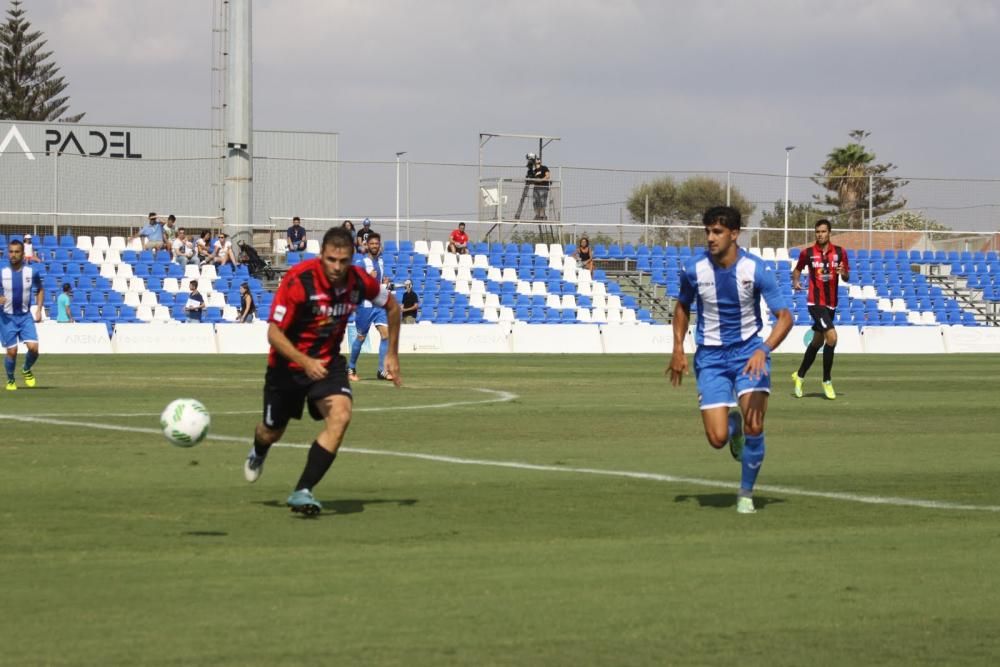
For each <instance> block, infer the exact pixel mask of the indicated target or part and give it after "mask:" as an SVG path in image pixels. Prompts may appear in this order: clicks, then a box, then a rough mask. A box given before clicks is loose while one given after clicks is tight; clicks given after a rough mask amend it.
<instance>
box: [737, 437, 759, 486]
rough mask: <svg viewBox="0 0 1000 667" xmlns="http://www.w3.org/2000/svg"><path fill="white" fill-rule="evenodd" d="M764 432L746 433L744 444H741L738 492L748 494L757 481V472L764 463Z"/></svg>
mask: <svg viewBox="0 0 1000 667" xmlns="http://www.w3.org/2000/svg"><path fill="white" fill-rule="evenodd" d="M764 450H765V447H764V434H763V433H761V434H760V435H747V436H746V444H744V445H743V453H742V455H741V456H740V463H741V465H742V468H743V471H742V475H741V476H740V493H741V494H744V495H749V494H750V492H751V491H753V485H754V484H755V483H756V482H757V473H759V472H760V466H761V464H762V463H764Z"/></svg>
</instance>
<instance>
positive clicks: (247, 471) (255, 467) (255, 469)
mask: <svg viewBox="0 0 1000 667" xmlns="http://www.w3.org/2000/svg"><path fill="white" fill-rule="evenodd" d="M264 460H265V458H264V457H263V456H257V452H256V451H255V450H254V448H253V447H252V446H251V447H250V453H249V454H247V460H246V462H245V463H244V464H243V477H244V478H245V479H246V480H247V481H248V482H251V483H253V482H256V481H257V480H258V479H260V475H261V473H263V472H264Z"/></svg>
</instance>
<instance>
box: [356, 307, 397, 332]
mask: <svg viewBox="0 0 1000 667" xmlns="http://www.w3.org/2000/svg"><path fill="white" fill-rule="evenodd" d="M379 325H381V326H384V327H387V326H389V317H388V316H387V315H386V314H385V308H365V307H364V306H361V307H360V308H358V309H357V310H356V311H355V315H354V327H355V329H357V332H358V335H361V336H367V335H368V330H369V329H371V328H372V326H379Z"/></svg>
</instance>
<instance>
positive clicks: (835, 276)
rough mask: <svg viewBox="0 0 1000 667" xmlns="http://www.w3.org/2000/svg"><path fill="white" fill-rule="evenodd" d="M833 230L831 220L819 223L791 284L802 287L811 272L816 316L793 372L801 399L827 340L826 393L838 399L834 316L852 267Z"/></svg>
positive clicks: (812, 309)
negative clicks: (805, 272)
mask: <svg viewBox="0 0 1000 667" xmlns="http://www.w3.org/2000/svg"><path fill="white" fill-rule="evenodd" d="M830 229H831V226H830V221H829V220H820V221H818V222H817V223H816V243H815V244H814V245H812V246H810V247H808V248H806V249H805V250H803V251H802V252H801V253H800V254H799V261H798V263H797V264H796V265H795V270H794V271H793V272H792V287H793V288H794V289H797V290H800V289H802V285H801V283H800V282H799V279H800V277H801V275H802V269H808V271H809V287H808V290H809V293H808V296H807V297H806V304H808V306H809V314H810V315H811V316H812V319H813V327H812V328H813V335H812V339H811V340H810V342H809V345H808V346H807V347H806V353H805V356H803V357H802V365H801V366H799V370H798V372H797V373H792V382H794V383H795V396H796V397H798V398H801V397H802V380H803V378H805V376H806V373H807V372H808V371H809V367H810V366H812V364H813V362H814V361H816V354H817V353H818V352H819V348H821V347H823V343H826V347H824V348H823V393H824V394H826V397H827V398H829V399H830V400H833V399H835V398H837V393H836V392H835V391H834V390H833V381H832V379H831V375H830V374H831V372H832V371H833V353H834V349H835V348H836V347H837V330H836V329H835V328H834V326H833V317H834V315H835V314H836V310H837V289H838V288H839V287H840V279H841V278H843V279H844V280H850V277H851V267H850V264H849V263H848V261H847V252H846V251H845V250H844V249H843V248H841V247H840V246H837V245H833V244H832V243H830Z"/></svg>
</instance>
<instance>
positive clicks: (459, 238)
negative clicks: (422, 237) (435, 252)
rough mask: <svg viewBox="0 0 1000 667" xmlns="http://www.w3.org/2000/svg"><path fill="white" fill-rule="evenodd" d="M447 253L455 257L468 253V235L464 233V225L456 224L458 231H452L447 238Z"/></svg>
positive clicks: (462, 223) (461, 223)
mask: <svg viewBox="0 0 1000 667" xmlns="http://www.w3.org/2000/svg"><path fill="white" fill-rule="evenodd" d="M448 252H452V253H455V254H456V255H467V254H468V253H469V235H468V234H466V233H465V223H464V222H460V223H458V229H455V230H452V232H451V236H450V237H448Z"/></svg>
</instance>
